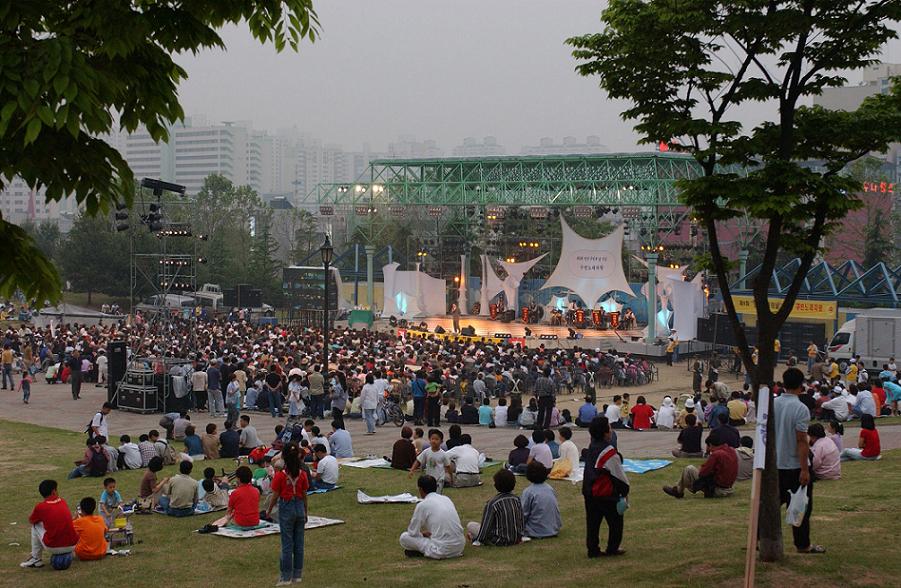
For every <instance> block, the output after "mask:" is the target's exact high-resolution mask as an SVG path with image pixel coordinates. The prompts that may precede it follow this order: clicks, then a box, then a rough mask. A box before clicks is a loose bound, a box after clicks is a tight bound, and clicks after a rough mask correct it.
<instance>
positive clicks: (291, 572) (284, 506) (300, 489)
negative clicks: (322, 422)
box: [266, 441, 310, 586]
mask: <svg viewBox="0 0 901 588" xmlns="http://www.w3.org/2000/svg"><path fill="white" fill-rule="evenodd" d="M282 457H283V459H284V460H285V469H283V470H280V471H278V472H276V474H275V477H274V478H273V479H272V498H271V499H270V500H269V506H268V508H267V509H266V518H269V517H270V516H271V514H272V509H274V508H275V506H276V505H278V524H279V527H280V528H281V533H280V536H281V542H282V555H281V558H280V560H279V571H280V575H279V581H278V583H277V584H276V586H288V585H290V584H291V583H292V582H300V580H301V578H302V577H303V547H304V525H306V523H307V518H308V517H309V509H308V505H307V490H309V489H310V479H309V478H308V477H307V473H306V471H304V470H303V468H301V463H300V452H299V450H298V447H297V443H295V442H293V441H291V442H290V443H288V445H286V446H285V449H284V451H283V452H282Z"/></svg>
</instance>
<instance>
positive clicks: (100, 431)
mask: <svg viewBox="0 0 901 588" xmlns="http://www.w3.org/2000/svg"><path fill="white" fill-rule="evenodd" d="M111 410H113V405H112V404H110V403H109V402H104V403H103V406H101V407H100V411H99V412H97V413H96V414H94V418H92V419H91V427H90V429H91V430H90V433H91V437H106V438H107V439H109V418H108V417H109V413H110V411H111Z"/></svg>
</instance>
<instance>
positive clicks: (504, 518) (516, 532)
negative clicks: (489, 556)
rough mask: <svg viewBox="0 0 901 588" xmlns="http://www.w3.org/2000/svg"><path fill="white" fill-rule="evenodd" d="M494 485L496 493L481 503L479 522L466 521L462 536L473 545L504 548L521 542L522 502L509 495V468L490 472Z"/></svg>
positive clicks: (511, 481) (511, 480) (511, 484)
mask: <svg viewBox="0 0 901 588" xmlns="http://www.w3.org/2000/svg"><path fill="white" fill-rule="evenodd" d="M535 463H537V462H535ZM494 488H495V490H497V494H496V495H495V496H494V497H493V498H492V499H491V500H489V501H488V503H487V504H486V505H485V509H484V510H483V511H482V521H481V522H480V523H476V522H471V523H469V524H467V525H466V537H467V538H468V539H469V540H470V541H472V543H473V545H496V546H499V547H504V546H508V545H516V544H517V543H521V542H522V536H523V530H524V524H523V514H522V503H521V502H520V501H519V496H516V495H515V494H513V489H514V488H516V476H514V475H513V472H511V471H510V470H507V469H503V468H502V469H499V470H498V471H497V472H495V474H494Z"/></svg>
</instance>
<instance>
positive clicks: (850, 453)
mask: <svg viewBox="0 0 901 588" xmlns="http://www.w3.org/2000/svg"><path fill="white" fill-rule="evenodd" d="M881 454H882V449H881V447H880V444H879V431H877V430H876V420H875V419H874V418H873V415H870V414H863V415H861V417H860V436H859V437H858V441H857V447H847V448H845V449H844V450H842V453H841V459H842V461H848V460H858V459H864V460H875V459H879V457H880V456H881Z"/></svg>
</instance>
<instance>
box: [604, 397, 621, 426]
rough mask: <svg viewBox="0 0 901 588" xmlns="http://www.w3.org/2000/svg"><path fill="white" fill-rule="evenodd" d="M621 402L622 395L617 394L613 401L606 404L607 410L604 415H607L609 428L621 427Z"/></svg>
mask: <svg viewBox="0 0 901 588" xmlns="http://www.w3.org/2000/svg"><path fill="white" fill-rule="evenodd" d="M622 403H623V397H622V396H620V395H619V394H617V395H616V396H614V397H613V402H611V403H610V404H608V405H607V411H606V412H605V413H604V416H606V417H607V421H608V422H609V423H610V428H611V429H622V428H623V422H622V409H621V408H620V405H621V404H622Z"/></svg>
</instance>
